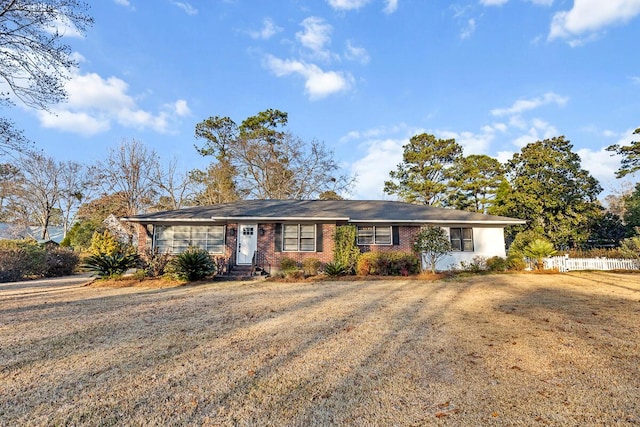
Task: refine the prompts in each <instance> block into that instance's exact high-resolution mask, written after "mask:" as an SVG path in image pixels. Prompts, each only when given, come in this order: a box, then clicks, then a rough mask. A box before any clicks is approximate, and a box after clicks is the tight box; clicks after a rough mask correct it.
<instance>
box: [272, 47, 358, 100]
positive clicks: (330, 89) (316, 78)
mask: <svg viewBox="0 0 640 427" xmlns="http://www.w3.org/2000/svg"><path fill="white" fill-rule="evenodd" d="M265 66H266V68H268V69H269V70H271V72H273V73H274V74H275V75H276V76H278V77H283V76H288V75H291V74H297V75H300V76H302V77H304V79H305V92H306V93H307V94H308V95H309V98H310V99H311V100H316V99H321V98H325V97H327V96H329V95H332V94H335V93H339V92H345V91H348V90H349V89H351V86H352V84H353V77H352V76H351V74H349V73H346V72H340V71H323V70H322V69H321V68H320V67H318V66H317V65H315V64H309V63H306V62H304V61H297V60H292V59H291V60H283V59H280V58H276V57H275V56H273V55H266V56H265Z"/></svg>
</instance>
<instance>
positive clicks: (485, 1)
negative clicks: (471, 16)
mask: <svg viewBox="0 0 640 427" xmlns="http://www.w3.org/2000/svg"><path fill="white" fill-rule="evenodd" d="M508 1H509V0H480V4H481V5H483V6H502V5H503V4H505V3H507V2H508Z"/></svg>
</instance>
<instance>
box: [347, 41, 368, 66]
mask: <svg viewBox="0 0 640 427" xmlns="http://www.w3.org/2000/svg"><path fill="white" fill-rule="evenodd" d="M344 57H345V58H347V59H348V60H350V61H357V62H359V63H361V64H368V63H369V60H370V59H371V58H370V57H369V52H367V49H365V48H363V47H359V46H354V45H353V44H352V43H351V40H347V43H346V46H345V52H344Z"/></svg>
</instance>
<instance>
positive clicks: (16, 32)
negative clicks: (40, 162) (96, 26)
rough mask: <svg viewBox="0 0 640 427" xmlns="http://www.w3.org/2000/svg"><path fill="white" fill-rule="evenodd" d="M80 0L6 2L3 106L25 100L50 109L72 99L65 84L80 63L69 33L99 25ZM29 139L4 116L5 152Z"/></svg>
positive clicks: (0, 41)
mask: <svg viewBox="0 0 640 427" xmlns="http://www.w3.org/2000/svg"><path fill="white" fill-rule="evenodd" d="M88 8H89V6H88V4H87V3H84V2H81V1H78V0H6V1H2V2H1V4H0V85H2V86H3V88H6V89H7V90H8V91H7V92H3V93H0V105H3V106H8V105H12V104H14V103H15V101H17V100H19V101H20V102H22V103H23V104H25V105H27V106H29V107H33V108H38V109H47V108H48V107H49V106H50V105H52V104H56V103H58V102H60V101H62V100H64V99H65V97H66V92H65V90H64V83H65V81H66V80H67V78H68V76H69V71H70V70H71V69H72V68H74V67H75V66H76V65H77V62H76V61H75V60H74V59H73V58H72V56H71V48H70V47H69V46H68V45H66V44H64V43H63V42H62V38H63V37H64V36H65V34H66V32H74V33H81V34H82V33H84V32H85V31H86V29H87V28H88V27H89V26H90V25H91V24H92V23H93V18H91V17H90V16H89V15H87V10H88ZM25 144H26V139H25V138H24V136H23V135H22V133H21V132H20V131H19V130H17V129H16V128H15V125H14V123H13V122H11V121H10V120H8V119H6V118H4V117H0V154H6V153H7V152H8V151H10V150H21V149H24V145H25Z"/></svg>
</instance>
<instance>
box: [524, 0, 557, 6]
mask: <svg viewBox="0 0 640 427" xmlns="http://www.w3.org/2000/svg"><path fill="white" fill-rule="evenodd" d="M529 1H531V3H533V4H537V5H538V6H551V5H553V0H529Z"/></svg>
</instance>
